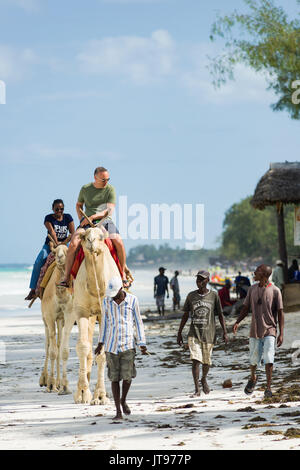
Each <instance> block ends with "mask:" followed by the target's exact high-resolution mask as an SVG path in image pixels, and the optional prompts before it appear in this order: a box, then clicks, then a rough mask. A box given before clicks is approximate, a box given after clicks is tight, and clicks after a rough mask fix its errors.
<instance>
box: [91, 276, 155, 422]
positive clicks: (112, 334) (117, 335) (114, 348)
mask: <svg viewBox="0 0 300 470" xmlns="http://www.w3.org/2000/svg"><path fill="white" fill-rule="evenodd" d="M134 326H135V327H136V332H137V344H138V345H139V347H140V350H141V353H142V354H143V355H145V354H147V347H146V339H145V333H144V326H143V321H142V318H141V315H140V309H139V302H138V298H137V297H136V296H135V295H133V294H129V292H125V291H124V290H123V289H122V283H121V279H120V278H118V277H116V278H113V279H111V280H110V281H109V283H108V287H107V291H106V297H105V298H104V301H103V313H102V316H101V326H100V334H99V343H98V346H97V348H96V349H95V354H100V352H101V350H102V347H103V346H104V348H105V353H106V362H107V367H108V378H109V380H111V389H112V393H113V397H114V401H115V405H116V411H117V414H116V416H115V417H114V420H119V419H122V418H123V415H122V410H123V413H124V414H125V415H130V413H131V411H130V408H129V406H128V405H127V403H126V397H127V394H128V391H129V388H130V385H131V381H132V379H133V378H134V377H135V376H136V369H135V365H134V359H135V354H136V352H135V339H134ZM122 380H123V385H122V396H120V381H122ZM121 407H122V409H121Z"/></svg>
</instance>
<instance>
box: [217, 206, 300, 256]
mask: <svg viewBox="0 0 300 470" xmlns="http://www.w3.org/2000/svg"><path fill="white" fill-rule="evenodd" d="M250 200H251V197H247V198H245V199H243V200H242V201H241V202H239V203H236V204H233V205H232V206H231V207H230V209H229V210H228V211H227V212H226V214H225V219H224V222H223V227H224V230H223V234H222V248H221V251H222V253H223V254H224V255H225V256H226V257H227V258H229V259H230V260H232V261H239V260H246V259H251V258H252V259H254V258H258V257H263V258H264V260H265V261H266V262H269V263H272V262H274V260H275V259H277V258H278V235H277V220H276V207H275V206H268V207H266V209H264V210H263V211H259V210H257V209H254V208H253V207H252V206H251V205H250ZM284 210H285V229H286V240H287V249H288V251H290V253H294V252H295V247H294V246H293V229H294V206H293V205H290V206H285V207H284Z"/></svg>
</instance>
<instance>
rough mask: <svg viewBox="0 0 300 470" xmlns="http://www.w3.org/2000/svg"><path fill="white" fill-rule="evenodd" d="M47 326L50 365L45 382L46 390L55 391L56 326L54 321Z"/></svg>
mask: <svg viewBox="0 0 300 470" xmlns="http://www.w3.org/2000/svg"><path fill="white" fill-rule="evenodd" d="M48 328H49V343H50V344H49V356H50V361H51V366H50V376H49V377H48V382H47V392H57V391H58V390H57V388H56V379H55V375H54V374H55V362H56V358H57V354H58V351H57V345H56V331H55V330H56V328H55V322H52V323H51V324H50V325H48Z"/></svg>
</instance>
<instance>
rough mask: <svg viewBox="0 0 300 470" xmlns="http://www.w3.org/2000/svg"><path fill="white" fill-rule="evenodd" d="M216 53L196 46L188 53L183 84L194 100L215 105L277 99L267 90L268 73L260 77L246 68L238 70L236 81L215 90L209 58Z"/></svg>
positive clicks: (240, 67)
mask: <svg viewBox="0 0 300 470" xmlns="http://www.w3.org/2000/svg"><path fill="white" fill-rule="evenodd" d="M215 53H216V50H215V49H214V46H213V45H211V44H201V45H197V46H192V47H191V48H190V50H189V51H188V64H187V66H186V67H185V69H182V73H181V82H182V84H183V86H185V87H186V88H187V90H188V91H189V92H190V93H191V94H192V95H194V96H196V97H198V98H199V99H201V100H202V101H203V100H204V101H208V102H211V103H214V104H227V103H243V102H256V103H258V102H260V103H267V104H270V103H271V102H272V99H273V98H274V95H272V93H271V92H270V91H268V90H267V86H268V83H267V78H268V76H267V75H266V74H265V73H257V72H255V71H254V70H252V69H250V68H249V67H246V66H245V65H243V64H238V65H237V66H236V67H235V71H234V75H235V80H233V81H232V80H228V82H227V83H226V84H225V85H222V86H221V87H220V88H215V87H214V86H213V84H212V77H211V75H210V73H209V70H208V65H209V59H208V55H210V56H214V55H215Z"/></svg>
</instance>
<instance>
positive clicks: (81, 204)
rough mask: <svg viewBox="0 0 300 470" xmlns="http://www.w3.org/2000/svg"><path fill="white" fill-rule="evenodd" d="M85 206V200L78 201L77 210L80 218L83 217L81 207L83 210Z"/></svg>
mask: <svg viewBox="0 0 300 470" xmlns="http://www.w3.org/2000/svg"><path fill="white" fill-rule="evenodd" d="M83 206H84V203H83V202H80V201H77V202H76V212H77V216H78V219H79V220H81V219H82V214H81V212H80V209H81V210H83Z"/></svg>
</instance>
